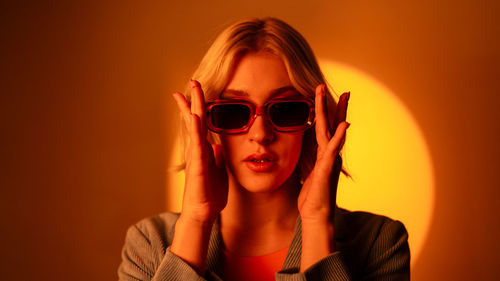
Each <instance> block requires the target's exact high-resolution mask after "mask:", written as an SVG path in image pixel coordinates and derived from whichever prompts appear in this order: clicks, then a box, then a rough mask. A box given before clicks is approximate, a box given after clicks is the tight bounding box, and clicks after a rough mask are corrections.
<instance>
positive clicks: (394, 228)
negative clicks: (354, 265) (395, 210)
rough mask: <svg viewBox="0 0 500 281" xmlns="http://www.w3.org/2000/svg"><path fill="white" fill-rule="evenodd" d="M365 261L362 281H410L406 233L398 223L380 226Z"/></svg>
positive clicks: (403, 227) (391, 221) (389, 222)
mask: <svg viewBox="0 0 500 281" xmlns="http://www.w3.org/2000/svg"><path fill="white" fill-rule="evenodd" d="M367 261H368V262H367V265H366V268H365V274H364V276H363V277H362V278H361V280H363V281H372V280H373V281H375V280H376V281H403V280H410V247H409V245H408V232H407V231H406V228H405V226H404V225H403V224H402V223H401V222H400V221H393V220H389V221H387V222H386V223H384V224H383V225H382V227H381V229H380V232H379V235H378V236H377V239H375V242H374V243H373V246H372V248H371V250H370V252H369V254H368V259H367Z"/></svg>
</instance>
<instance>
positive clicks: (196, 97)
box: [191, 80, 206, 135]
mask: <svg viewBox="0 0 500 281" xmlns="http://www.w3.org/2000/svg"><path fill="white" fill-rule="evenodd" d="M191 87H192V88H191V113H192V114H195V115H197V116H198V117H199V118H200V121H201V123H200V124H201V132H202V134H203V135H204V134H205V132H206V124H205V96H204V94H203V90H202V89H201V85H200V82H198V81H196V80H191Z"/></svg>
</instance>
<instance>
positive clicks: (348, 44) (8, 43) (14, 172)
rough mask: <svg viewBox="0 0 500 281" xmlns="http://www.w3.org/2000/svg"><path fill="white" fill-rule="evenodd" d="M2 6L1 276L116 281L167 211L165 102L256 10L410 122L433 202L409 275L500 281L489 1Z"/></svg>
mask: <svg viewBox="0 0 500 281" xmlns="http://www.w3.org/2000/svg"><path fill="white" fill-rule="evenodd" d="M13 2H14V1H13ZM1 5H2V8H1V9H0V10H1V15H0V22H1V24H0V34H1V44H0V50H1V52H0V53H1V56H2V63H1V82H0V87H1V96H0V99H1V102H0V106H1V110H0V117H1V118H0V125H1V132H2V143H1V146H0V151H1V157H2V158H1V159H2V167H1V171H2V175H1V177H0V186H1V188H2V192H1V194H2V195H1V199H0V200H1V202H0V203H1V204H0V206H1V215H2V218H1V222H2V230H1V232H0V233H1V241H2V245H1V248H2V256H1V260H0V276H2V280H35V279H36V280H113V279H117V277H116V269H117V267H118V264H119V262H120V250H121V247H122V245H123V240H124V236H125V231H126V228H127V227H128V226H129V225H131V224H132V223H134V222H136V221H138V220H139V219H141V218H143V217H147V216H151V215H154V214H156V213H158V212H161V211H163V210H165V208H166V206H165V188H164V187H165V182H166V179H165V176H166V163H167V158H168V155H169V154H170V151H169V147H171V145H172V143H173V133H174V131H175V126H174V125H173V124H176V123H174V121H175V120H176V118H177V115H176V114H173V113H175V112H176V109H175V108H174V102H173V100H172V99H171V97H170V93H171V92H173V91H175V90H182V89H183V86H184V83H185V82H186V81H187V79H189V78H190V73H191V72H192V71H193V70H194V68H195V67H196V64H197V63H198V62H199V60H200V59H201V57H202V55H203V53H204V51H205V50H206V48H207V47H208V46H209V42H210V40H211V39H212V38H213V37H214V36H215V34H216V33H217V32H218V31H220V30H221V28H222V26H224V25H225V24H228V23H230V22H232V21H234V20H236V19H240V18H242V17H247V16H266V15H272V16H277V17H279V18H282V19H284V20H285V21H287V22H288V23H290V24H291V25H292V26H294V27H296V28H297V29H298V30H299V31H300V32H301V33H302V34H303V35H304V36H305V37H306V39H307V40H308V41H309V43H310V44H311V45H312V47H313V49H314V50H315V52H316V55H317V56H318V57H322V58H325V59H330V60H334V61H338V62H342V63H346V64H348V65H350V66H353V67H355V68H357V69H359V70H361V71H363V72H365V73H368V74H370V75H372V76H373V77H374V78H376V79H377V80H379V81H380V82H382V83H383V84H384V85H386V86H387V87H389V88H390V89H391V90H392V91H393V92H394V93H395V94H396V95H398V97H399V98H400V99H401V100H402V101H403V102H404V103H405V105H406V106H407V107H408V108H409V110H410V111H411V112H412V113H413V114H414V117H415V119H416V120H417V122H418V124H419V125H420V127H421V128H422V130H423V133H424V135H425V137H426V139H427V142H428V145H429V148H430V152H431V156H432V158H433V161H434V162H433V165H434V168H435V170H434V173H435V176H436V178H435V182H436V190H435V200H436V201H435V209H434V214H433V219H432V222H431V229H430V232H429V235H428V239H427V241H426V243H425V245H424V247H423V249H422V253H421V255H420V257H419V258H418V260H417V261H416V263H415V264H414V266H413V268H412V278H413V280H494V279H498V278H499V275H500V274H499V273H497V272H498V253H499V252H500V243H499V242H498V237H500V229H499V228H500V227H499V225H498V222H499V221H500V219H499V214H500V200H499V198H500V192H499V189H500V184H499V181H498V176H497V174H498V171H499V168H500V167H499V164H498V157H499V156H500V153H499V152H500V148H499V147H498V146H499V144H500V137H499V136H500V130H499V129H500V126H499V125H498V122H499V121H500V118H499V117H500V110H499V106H500V102H499V100H500V94H499V87H498V86H497V81H498V80H499V79H498V78H499V77H500V72H499V70H498V65H499V64H500V52H499V50H500V46H499V45H500V44H499V42H500V39H499V37H500V36H498V35H499V34H500V32H499V29H500V28H499V27H500V22H499V19H498V18H499V16H500V15H499V11H500V9H499V4H498V2H496V1H490V2H486V1H447V2H445V1H413V3H408V2H407V1H363V2H362V1H345V2H337V1H324V2H318V1H310V2H309V3H308V4H305V2H304V1H283V2H271V1H260V0H259V1H247V2H246V3H245V4H243V3H242V4H235V3H233V2H232V1H224V2H223V1H190V3H189V4H174V3H170V2H166V1H158V2H147V3H145V1H144V2H139V1H117V2H116V3H111V2H105V3H104V2H97V3H95V4H92V3H87V1H61V3H57V2H52V3H50V2H49V1H46V2H45V3H40V2H38V3H33V4H30V5H28V4H26V5H22V4H5V3H4V4H1ZM415 176H416V177H418V175H415ZM408 180H411V179H408ZM402 188H404V187H402ZM410 236H411V233H410Z"/></svg>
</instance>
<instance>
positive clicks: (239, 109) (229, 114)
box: [206, 97, 315, 134]
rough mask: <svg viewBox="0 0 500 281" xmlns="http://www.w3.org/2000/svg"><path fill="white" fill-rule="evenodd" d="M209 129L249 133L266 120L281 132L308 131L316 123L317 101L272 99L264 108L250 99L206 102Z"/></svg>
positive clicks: (307, 99)
mask: <svg viewBox="0 0 500 281" xmlns="http://www.w3.org/2000/svg"><path fill="white" fill-rule="evenodd" d="M206 113H207V120H208V122H207V123H208V128H209V129H210V130H211V131H213V132H215V133H218V134H240V133H244V132H247V131H248V129H249V128H250V126H252V123H253V122H254V120H255V118H257V116H259V115H263V117H264V118H266V120H267V121H268V122H269V123H270V124H271V125H272V126H273V128H274V129H275V130H277V131H280V132H293V131H301V130H306V129H308V128H310V127H312V125H313V124H314V116H315V115H314V101H313V100H312V99H310V98H308V97H297V98H295V97H293V98H277V99H271V100H269V101H268V102H266V103H265V104H264V105H263V106H256V105H255V104H253V103H251V102H249V101H247V100H231V99H228V100H215V101H212V102H209V103H207V105H206Z"/></svg>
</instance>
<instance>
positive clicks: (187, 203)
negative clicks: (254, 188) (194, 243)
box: [173, 80, 228, 225]
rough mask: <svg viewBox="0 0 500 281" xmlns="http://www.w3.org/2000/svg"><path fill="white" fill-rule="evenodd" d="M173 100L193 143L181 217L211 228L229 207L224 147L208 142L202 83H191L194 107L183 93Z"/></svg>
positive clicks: (187, 156) (188, 151)
mask: <svg viewBox="0 0 500 281" xmlns="http://www.w3.org/2000/svg"><path fill="white" fill-rule="evenodd" d="M173 96H174V99H175V101H176V102H177V106H178V107H179V109H180V111H181V113H182V116H183V119H184V122H185V124H186V127H187V128H188V131H189V139H190V142H189V145H188V149H187V153H186V170H185V172H186V181H185V186H184V197H183V202H182V212H181V217H183V218H184V219H185V220H189V221H195V222H198V223H202V224H209V225H211V224H213V222H214V221H215V219H216V218H217V216H218V215H219V213H220V212H221V211H222V209H224V207H225V206H226V203H227V193H228V179H227V173H226V168H225V164H224V156H223V152H222V147H221V146H220V145H213V144H210V143H209V142H208V141H207V124H206V115H205V98H204V94H203V90H202V89H201V85H200V83H199V82H198V81H195V80H191V104H189V103H188V101H187V100H186V98H185V97H184V95H182V94H181V93H174V95H173Z"/></svg>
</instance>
